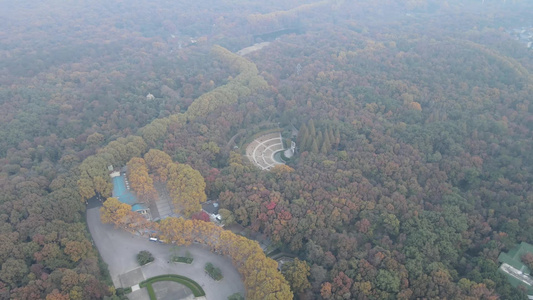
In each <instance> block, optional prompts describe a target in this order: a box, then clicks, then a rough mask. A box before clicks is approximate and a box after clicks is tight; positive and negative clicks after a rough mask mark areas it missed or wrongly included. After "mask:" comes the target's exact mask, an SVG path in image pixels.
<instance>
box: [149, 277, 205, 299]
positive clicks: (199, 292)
mask: <svg viewBox="0 0 533 300" xmlns="http://www.w3.org/2000/svg"><path fill="white" fill-rule="evenodd" d="M159 281H175V282H178V283H181V284H183V285H184V286H186V287H188V288H189V289H191V291H192V293H193V295H194V297H201V296H205V292H204V289H202V287H201V286H200V285H199V284H198V283H196V281H194V280H192V279H190V278H188V277H185V276H181V275H174V274H167V275H159V276H155V277H152V278H148V279H146V280H145V281H143V282H141V283H140V284H139V286H140V287H142V288H144V287H146V288H147V289H148V295H150V300H157V297H156V296H155V292H154V288H153V287H152V283H154V282H159Z"/></svg>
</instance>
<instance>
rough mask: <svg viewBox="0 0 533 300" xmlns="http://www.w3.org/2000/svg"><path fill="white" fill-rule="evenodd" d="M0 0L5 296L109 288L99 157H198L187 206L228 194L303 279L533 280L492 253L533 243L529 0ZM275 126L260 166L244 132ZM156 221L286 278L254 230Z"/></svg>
mask: <svg viewBox="0 0 533 300" xmlns="http://www.w3.org/2000/svg"><path fill="white" fill-rule="evenodd" d="M0 6H1V7H2V9H1V10H0V17H1V18H2V20H3V21H2V23H1V24H0V40H1V41H2V42H1V43H0V162H1V163H0V168H1V169H0V187H1V189H2V193H1V195H0V265H1V268H0V299H48V300H50V299H103V298H108V299H119V297H118V296H116V295H115V289H114V287H113V285H112V282H111V280H110V278H109V275H108V272H107V268H106V266H105V263H103V261H102V260H101V259H100V258H99V256H98V251H97V249H96V248H95V247H93V246H92V243H91V237H90V234H89V233H88V231H87V228H86V224H85V223H86V221H85V209H86V208H85V200H87V199H89V198H91V197H94V196H95V195H97V194H99V195H102V196H105V197H110V196H111V195H110V193H111V181H110V178H109V176H108V173H107V172H108V170H107V166H108V164H113V165H115V166H125V165H126V164H129V166H130V167H131V168H133V169H135V168H137V169H139V170H141V171H139V172H134V173H135V174H137V173H139V174H140V173H142V174H143V176H144V177H145V178H148V177H147V173H148V172H150V173H151V174H156V178H155V180H160V179H161V178H162V177H164V178H167V176H168V177H170V178H171V180H168V189H169V190H172V188H173V187H174V186H175V185H177V183H176V184H172V183H171V182H172V180H175V181H176V182H177V181H178V180H181V179H180V178H181V177H180V174H184V173H187V174H192V175H191V176H192V177H194V179H189V180H191V182H194V183H195V184H196V183H198V184H196V185H194V187H193V188H192V190H194V191H193V192H191V195H193V194H194V193H196V192H198V191H197V189H204V187H205V194H203V193H198V195H197V196H191V197H190V198H188V201H189V202H188V203H190V205H187V207H186V208H185V209H186V214H187V215H190V214H192V213H194V212H195V211H196V210H198V209H199V206H198V203H197V202H196V201H200V202H201V201H204V200H205V197H207V198H209V199H219V201H220V205H221V208H222V210H221V211H223V212H224V214H223V216H224V219H225V220H224V221H226V222H227V223H231V222H235V223H238V224H240V225H242V226H244V227H245V228H246V229H247V230H248V231H250V232H258V233H264V234H266V235H267V236H268V237H269V238H270V239H271V240H272V242H273V245H274V246H275V247H278V248H279V250H280V251H283V252H287V253H292V254H294V255H296V256H297V257H298V259H296V260H295V261H294V262H292V263H290V264H287V265H286V266H285V267H284V268H282V273H283V275H284V277H285V279H286V280H287V281H288V283H289V284H290V287H291V290H292V292H293V293H294V298H295V299H417V298H419V299H525V298H526V295H525V292H524V291H522V290H520V289H516V288H513V287H512V286H511V285H510V284H509V283H508V282H507V281H506V279H505V277H504V276H503V275H501V273H499V272H498V267H499V265H498V262H497V257H498V255H499V254H500V252H501V251H507V250H509V249H510V248H512V247H513V246H514V245H515V244H516V243H518V242H521V241H525V242H530V243H531V242H533V226H532V225H533V217H531V216H529V214H528V212H531V211H533V170H532V168H533V133H532V132H533V103H532V101H533V100H532V99H533V75H532V74H531V73H530V71H529V70H532V69H533V52H532V50H531V49H528V48H527V46H526V45H525V44H524V43H521V42H520V41H517V40H515V39H514V38H513V37H512V36H511V35H510V34H509V31H511V30H513V29H514V28H521V27H524V26H532V25H533V24H531V20H532V19H533V18H532V17H533V15H532V12H533V3H531V1H507V2H505V1H496V0H486V1H455V0H450V1H435V0H409V1H396V0H383V1H366V0H365V1H357V2H355V1H342V0H327V1H311V0H308V1H306V0H289V1H278V0H274V1H265V3H260V2H257V3H255V1H254V2H251V1H218V2H212V3H211V2H202V1H199V2H195V3H193V2H187V3H185V2H180V1H166V0H163V1H157V2H152V1H141V0H132V1H127V2H126V1H101V0H97V1H90V2H84V1H59V0H46V1H42V2H34V1H27V0H22V1H0ZM265 41H268V42H270V44H269V45H268V46H266V47H264V48H262V49H261V50H258V51H256V52H252V53H250V54H248V55H247V56H246V57H239V56H238V55H236V54H234V53H233V52H237V51H238V50H240V49H242V48H244V47H248V46H251V45H252V44H254V43H255V42H265ZM272 128H280V129H281V130H282V132H283V134H284V137H285V138H287V139H293V140H294V141H295V142H296V144H297V147H298V151H297V154H296V155H295V156H294V157H293V158H292V159H291V160H290V161H289V162H288V163H287V165H288V167H284V168H282V167H280V168H274V169H273V170H272V171H261V170H259V169H258V168H256V167H255V166H254V165H253V164H252V163H250V161H249V159H248V158H246V157H245V153H244V149H245V148H246V145H247V143H249V142H250V141H251V139H253V137H254V135H256V134H257V133H260V132H262V131H265V130H270V129H272ZM291 128H296V129H298V135H297V136H296V137H294V138H293V137H291V136H289V135H288V134H287V133H286V132H288V131H290V129H291ZM150 149H158V150H160V152H161V151H162V152H164V153H166V154H168V156H169V157H170V160H169V159H168V158H165V161H166V162H165V166H166V165H168V164H169V163H171V164H172V165H174V164H175V165H174V167H173V168H171V169H169V170H168V171H164V170H166V169H165V168H161V169H157V168H156V167H153V166H152V163H151V162H150V161H153V160H154V159H153V157H150V154H149V153H152V154H153V153H154V151H156V150H150ZM147 153H148V154H147ZM141 157H144V160H145V161H146V163H147V164H148V167H145V166H144V165H143V164H144V161H143V159H142V158H141ZM171 161H172V162H171ZM163 171H164V172H163ZM182 177H183V176H182ZM134 181H135V180H134ZM132 184H133V182H132ZM186 185H187V186H188V185H189V184H186ZM140 188H141V187H140V186H139V187H137V186H136V189H140ZM174 193H175V195H176V197H179V198H182V197H183V195H182V194H180V193H181V191H178V190H177V189H176V191H175V192H174ZM152 195H153V191H152V190H150V189H146V190H144V192H143V193H142V197H146V198H151V197H153V196H152ZM194 195H196V194H194ZM198 197H200V198H202V199H197V198H198ZM111 199H113V198H111ZM108 204H109V205H111V202H109V203H108ZM115 204H116V206H117V207H118V206H119V204H118V203H115ZM107 217H109V219H113V218H114V217H116V215H108V216H107ZM158 225H160V226H161V230H162V231H163V234H165V235H166V236H172V237H173V238H174V237H175V238H176V239H178V238H180V237H179V236H176V230H177V229H176V228H189V229H190V228H191V227H193V228H197V231H198V232H200V233H202V232H215V233H216V234H217V235H219V236H220V237H221V239H222V240H224V241H225V242H226V244H223V245H222V244H216V243H214V242H213V241H211V240H209V239H205V238H203V237H202V236H203V235H202V234H199V233H198V232H196V233H194V234H193V233H190V234H191V235H192V237H190V236H182V237H181V239H183V244H187V243H191V242H201V243H205V244H207V245H209V247H211V249H212V250H213V251H219V252H221V253H223V254H225V255H228V256H230V257H232V259H233V262H234V263H235V265H237V266H239V265H240V268H239V272H240V273H241V275H242V276H243V281H244V282H245V284H248V286H247V287H250V288H247V291H248V293H249V294H248V295H247V296H248V297H249V299H264V298H265V297H266V296H265V295H263V294H261V292H262V291H260V290H258V289H254V288H251V287H252V286H253V285H254V284H256V283H257V282H259V281H261V280H262V279H263V278H274V279H275V281H276V282H277V283H278V282H279V284H280V286H281V287H282V288H280V290H282V291H283V293H280V296H279V297H277V298H279V299H286V298H284V297H286V292H287V290H286V289H285V288H284V284H285V282H286V281H285V279H283V278H282V277H280V275H279V273H277V272H272V268H274V267H275V266H273V265H272V263H271V262H270V261H269V260H266V259H264V254H263V253H262V252H261V253H259V252H258V251H257V249H256V248H253V247H252V246H251V244H250V243H249V242H248V240H247V239H245V238H242V237H237V236H234V235H229V234H226V233H225V231H219V230H218V229H216V230H215V229H210V227H209V225H204V224H203V223H202V222H200V221H196V220H194V221H189V220H187V221H184V220H182V219H169V220H166V221H163V222H161V224H158ZM147 226H149V225H147ZM210 230H212V231H210ZM222 237H223V238H222ZM234 244H235V245H242V247H243V248H239V247H240V246H239V247H237V246H233V245H234ZM240 249H248V250H247V251H248V252H241V251H240ZM239 253H241V254H242V253H248V254H249V255H250V257H251V258H252V259H249V260H248V258H249V257H238V254H239ZM252 261H256V262H264V263H265V269H264V270H265V272H264V274H263V273H261V275H262V276H263V277H261V280H260V279H258V278H259V276H258V275H257V274H254V273H253V272H252V271H250V270H254V268H255V269H258V268H260V266H258V265H253V264H252ZM266 265H268V266H266ZM262 270H263V269H262ZM274 289H275V288H274ZM272 299H276V296H273V297H272Z"/></svg>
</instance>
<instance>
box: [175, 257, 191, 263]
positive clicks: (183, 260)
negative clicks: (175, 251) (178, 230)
mask: <svg viewBox="0 0 533 300" xmlns="http://www.w3.org/2000/svg"><path fill="white" fill-rule="evenodd" d="M193 260H194V258H192V257H183V256H173V257H172V261H173V262H181V263H186V264H192V261H193Z"/></svg>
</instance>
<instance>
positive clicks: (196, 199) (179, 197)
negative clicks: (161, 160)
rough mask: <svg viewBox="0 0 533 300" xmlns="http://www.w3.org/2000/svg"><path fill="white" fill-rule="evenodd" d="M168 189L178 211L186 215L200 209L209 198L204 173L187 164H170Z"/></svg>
mask: <svg viewBox="0 0 533 300" xmlns="http://www.w3.org/2000/svg"><path fill="white" fill-rule="evenodd" d="M167 189H168V192H169V194H170V197H171V199H172V202H173V203H174V205H175V207H176V210H177V212H178V213H182V214H183V215H184V216H186V217H189V216H190V215H191V214H193V213H195V212H198V211H200V210H201V209H202V206H201V205H200V203H202V202H205V200H206V199H207V196H206V195H205V181H204V178H203V177H202V174H200V172H198V171H197V170H195V169H193V168H192V167H191V166H189V165H186V164H177V163H171V164H169V165H168V181H167Z"/></svg>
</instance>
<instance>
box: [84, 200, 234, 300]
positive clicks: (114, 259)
mask: <svg viewBox="0 0 533 300" xmlns="http://www.w3.org/2000/svg"><path fill="white" fill-rule="evenodd" d="M87 223H88V226H89V230H90V232H91V235H92V237H93V240H94V242H95V244H96V247H97V248H98V250H99V252H100V255H101V256H102V258H103V259H104V261H105V262H106V263H107V264H108V268H109V272H110V273H111V278H112V279H113V283H114V285H115V287H127V286H129V285H130V284H132V282H133V281H136V280H137V278H138V279H140V277H138V271H135V270H136V269H138V268H139V265H138V263H137V259H136V256H137V253H139V251H141V250H148V251H150V252H151V253H152V254H153V255H154V257H155V260H154V262H152V263H150V264H148V265H145V266H143V267H141V268H139V269H140V270H141V272H142V277H143V279H147V278H150V277H153V276H157V275H163V274H178V275H183V276H187V277H189V278H191V279H192V280H194V281H196V282H197V283H198V284H200V285H201V286H202V288H203V289H204V291H205V293H206V298H207V299H208V300H219V299H220V300H225V299H227V297H228V296H229V295H231V294H233V293H237V292H238V293H241V294H243V295H244V286H243V283H242V280H241V278H240V275H239V273H237V270H236V269H235V268H234V267H233V265H232V264H231V261H230V260H229V259H228V258H226V257H223V256H220V255H217V254H214V253H211V252H210V251H209V250H207V249H205V248H203V247H201V246H199V245H191V246H189V247H181V248H180V249H181V253H184V252H185V251H189V252H190V253H191V254H192V256H193V258H194V261H193V263H192V264H190V265H188V264H182V263H172V262H170V255H171V248H172V245H167V244H162V243H156V242H150V241H148V238H145V237H139V236H136V235H132V234H130V233H128V232H126V231H124V230H120V229H115V228H114V227H113V225H110V224H102V222H100V211H99V208H98V207H92V208H89V209H88V210H87ZM208 262H211V263H213V264H214V265H215V266H217V267H219V268H220V269H221V270H222V274H223V276H224V279H222V280H221V281H220V282H217V281H214V280H213V279H211V277H209V276H208V275H206V274H205V271H204V266H205V264H206V263H208ZM132 271H133V272H132ZM123 274H125V275H124V276H126V277H124V276H122V275H123ZM130 275H131V277H133V278H134V279H130ZM121 279H122V280H124V284H126V285H123V283H122V280H121ZM137 283H139V282H137ZM135 284H136V283H135ZM142 290H145V289H142ZM132 296H133V295H132ZM135 299H142V298H136V297H135Z"/></svg>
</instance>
